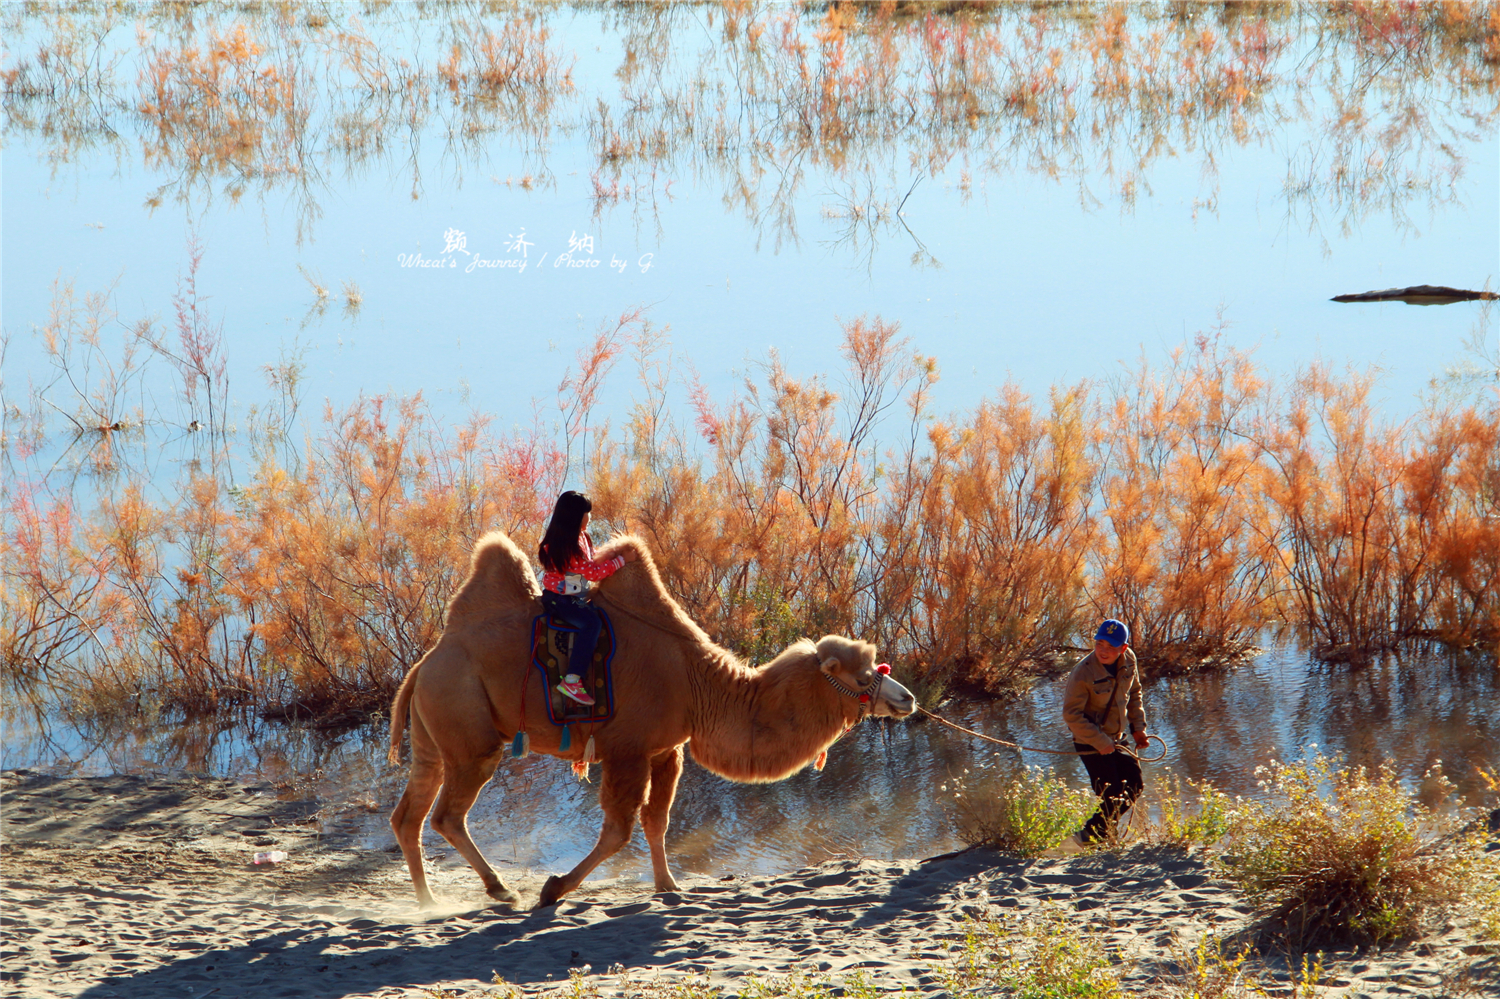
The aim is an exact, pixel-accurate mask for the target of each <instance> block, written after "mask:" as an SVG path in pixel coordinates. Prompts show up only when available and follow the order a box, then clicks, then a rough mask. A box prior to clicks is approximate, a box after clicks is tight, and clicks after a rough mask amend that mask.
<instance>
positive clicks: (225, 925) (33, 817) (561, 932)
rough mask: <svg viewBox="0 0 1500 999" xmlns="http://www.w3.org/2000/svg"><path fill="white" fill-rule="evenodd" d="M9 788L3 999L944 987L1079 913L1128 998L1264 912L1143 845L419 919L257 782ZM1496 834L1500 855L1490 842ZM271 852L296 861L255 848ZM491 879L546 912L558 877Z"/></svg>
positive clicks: (618, 881)
mask: <svg viewBox="0 0 1500 999" xmlns="http://www.w3.org/2000/svg"><path fill="white" fill-rule="evenodd" d="M0 794H3V808H0V875H3V888H0V898H3V901H4V910H5V917H4V934H3V939H4V943H3V955H0V956H3V960H0V973H3V978H4V983H5V990H4V991H5V994H7V995H24V996H37V997H64V996H66V997H89V999H94V997H106V996H109V997H131V999H134V997H142V999H144V997H147V996H153V997H154V996H163V995H174V996H189V997H191V999H205V997H208V996H221V997H227V996H239V995H244V996H285V997H299V999H310V997H316V999H323V997H335V996H382V997H395V996H408V997H417V996H434V995H438V994H441V993H440V992H438V991H436V990H447V991H448V992H449V993H450V994H457V995H484V994H487V993H488V992H489V991H491V990H493V991H494V992H495V994H496V995H503V994H505V992H504V990H503V989H502V988H501V987H499V986H496V985H494V984H493V976H494V975H495V974H498V975H500V976H501V977H503V978H504V980H505V981H506V982H508V983H513V984H514V985H516V986H519V987H520V988H521V989H523V990H524V991H526V992H528V993H532V992H546V991H549V990H555V989H558V988H561V987H563V986H568V987H569V994H572V993H571V988H572V986H571V983H569V981H568V978H569V971H570V969H581V968H585V967H586V968H587V970H586V971H585V972H583V976H584V986H585V987H586V988H588V989H593V990H597V991H598V992H599V993H600V994H604V995H610V994H619V993H624V992H634V993H638V992H639V991H640V989H641V983H649V982H652V981H659V982H663V983H666V982H672V981H681V980H684V979H698V980H699V981H701V980H702V976H708V980H709V983H710V985H712V986H717V987H723V986H731V987H733V983H734V981H735V980H736V979H742V978H744V977H747V976H757V977H759V978H761V979H762V980H764V979H766V978H775V977H781V976H784V975H787V974H789V973H802V974H805V975H807V976H809V980H811V981H817V982H825V981H826V982H829V983H831V984H833V985H835V986H837V985H839V984H841V983H843V982H845V981H846V980H848V979H849V978H850V977H851V976H853V975H855V974H863V975H865V976H867V978H868V980H869V982H870V984H871V987H873V988H874V989H875V990H877V991H892V992H897V991H901V990H903V989H904V990H906V991H910V992H916V993H931V994H937V993H943V992H946V991H947V987H946V985H945V983H944V982H943V980H942V976H941V974H940V973H939V972H938V971H937V970H935V969H938V968H940V967H942V966H943V965H945V964H946V963H947V962H948V961H949V960H950V956H951V954H952V953H953V951H951V950H950V948H953V947H955V946H957V947H961V946H962V943H963V940H964V933H965V929H966V926H967V925H969V921H970V920H974V919H980V920H988V919H996V920H1000V921H1001V922H1002V923H1003V922H1004V921H1005V920H1007V919H1011V918H1015V917H1017V916H1023V917H1024V916H1034V915H1041V914H1044V913H1048V912H1059V913H1062V914H1063V915H1064V916H1065V917H1066V919H1067V920H1068V921H1069V925H1070V926H1077V927H1079V928H1083V927H1085V926H1087V927H1090V928H1091V932H1092V933H1093V934H1095V935H1096V936H1097V939H1099V940H1100V941H1101V942H1102V943H1103V944H1104V945H1105V946H1106V947H1107V948H1109V950H1110V951H1111V953H1115V954H1118V955H1119V956H1120V957H1121V958H1122V960H1123V963H1122V965H1121V966H1120V967H1119V968H1118V971H1119V972H1120V974H1121V978H1122V982H1121V986H1122V992H1123V993H1124V994H1125V995H1135V994H1145V993H1146V992H1147V991H1149V990H1150V987H1151V986H1153V985H1157V986H1160V985H1161V984H1162V983H1163V982H1167V981H1170V979H1171V976H1172V974H1173V972H1174V969H1175V967H1176V965H1175V964H1174V962H1175V961H1176V960H1177V959H1180V958H1181V957H1182V955H1183V954H1184V952H1186V951H1187V950H1189V949H1190V948H1191V947H1192V946H1193V945H1194V944H1195V943H1196V942H1197V941H1198V940H1200V939H1202V938H1203V937H1204V935H1206V934H1210V933H1212V934H1215V935H1217V936H1219V937H1220V938H1221V939H1232V938H1234V936H1235V934H1238V933H1242V932H1243V931H1245V930H1246V928H1247V927H1248V926H1249V925H1250V923H1249V919H1250V909H1249V907H1248V906H1245V905H1244V904H1243V903H1242V902H1241V901H1240V900H1239V899H1238V898H1237V897H1235V896H1234V895H1233V893H1232V892H1231V890H1230V888H1229V886H1228V885H1227V884H1226V883H1224V882H1222V881H1220V880H1218V879H1216V878H1215V876H1214V874H1213V871H1212V868H1211V867H1210V865H1209V863H1208V861H1207V858H1206V857H1204V856H1203V855H1201V854H1198V853H1183V852H1182V851H1179V850H1172V849H1168V848H1150V847H1134V848H1131V849H1128V850H1125V851H1122V852H1119V853H1100V854H1094V855H1089V856H1084V857H1075V858H1069V859H1065V860H1023V859H1018V858H1013V857H1006V856H1002V855H1000V854H997V853H993V852H991V851H988V850H982V849H969V850H962V851H959V852H956V853H951V854H947V855H944V856H939V857H932V858H928V859H926V860H877V859H871V858H860V859H841V860H833V861H828V862H825V863H823V864H821V865H818V866H816V867H809V868H804V869H802V870H799V871H795V872H791V873H788V874H783V875H778V876H774V877H765V878H753V879H751V878H743V877H735V876H730V877H727V878H724V879H715V878H713V877H710V876H704V875H683V876H680V877H679V882H680V884H681V889H680V890H679V891H677V892H669V893H665V894H662V895H654V894H653V893H652V891H651V887H650V885H649V884H648V883H646V882H643V881H640V880H638V879H636V878H635V877H616V878H611V879H605V880H599V881H588V882H585V883H584V885H583V886H581V887H580V888H579V889H578V890H577V891H576V892H574V893H573V894H571V895H569V896H567V897H566V898H565V899H563V900H562V902H561V903H559V904H558V905H557V906H555V907H553V908H551V909H545V910H525V909H522V910H510V909H506V908H499V907H494V906H493V905H492V903H491V901H490V900H489V899H488V898H487V897H486V896H485V895H484V894H483V892H482V891H481V890H480V887H479V880H478V878H477V877H475V875H474V874H473V872H472V871H471V870H470V869H469V867H468V865H467V864H465V863H463V862H462V861H461V860H457V862H456V863H454V862H453V861H454V860H455V859H456V858H453V857H452V856H451V854H449V853H446V852H445V853H442V854H439V855H438V858H437V860H436V862H435V863H430V864H429V877H430V878H431V880H432V883H433V889H434V893H435V894H437V895H438V896H439V898H440V900H442V903H443V907H442V908H439V909H436V910H429V911H426V912H423V911H420V910H418V909H417V908H416V905H415V900H414V898H413V896H412V893H411V885H410V881H409V879H408V876H407V872H406V868H405V865H404V864H403V863H402V861H401V857H400V855H399V853H391V852H387V851H384V850H373V851H372V850H364V849H358V848H357V847H356V846H355V844H354V843H353V841H352V839H350V838H349V837H347V836H341V835H339V834H336V833H335V834H326V833H324V832H322V831H321V830H320V824H319V819H318V812H319V808H320V806H319V803H318V802H315V801H281V800H278V799H277V798H276V797H275V792H274V790H273V789H272V788H270V787H269V786H268V785H249V786H247V785H243V784H239V783H236V782H234V781H231V780H226V779H221V778H193V777H186V778H150V777H121V776H114V777H86V778H79V777H66V778H58V777H51V776H47V775H45V774H40V773H37V772H34V771H8V772H5V773H4V774H0ZM1490 839H1491V846H1490V849H1492V850H1496V849H1500V841H1497V840H1500V832H1495V831H1492V832H1491V834H1490ZM269 849H279V850H284V851H286V852H287V853H288V854H289V855H290V856H289V859H288V860H286V861H285V862H283V863H280V864H276V865H261V866H256V865H254V864H252V863H251V862H250V861H251V858H252V856H253V854H254V853H255V852H256V851H259V850H269ZM501 873H502V876H504V877H505V878H506V880H507V882H508V883H511V884H512V886H513V887H515V888H516V890H517V891H519V892H520V894H521V895H522V897H523V899H525V901H526V904H535V901H536V898H537V896H538V894H539V892H540V889H541V885H542V883H543V882H544V881H545V879H546V877H547V876H548V873H550V872H535V871H521V870H515V869H504V868H502V870H501ZM1228 949H1229V948H1228V947H1226V950H1228ZM1251 965H1253V966H1254V967H1255V969H1256V970H1257V971H1259V972H1260V973H1262V974H1263V976H1264V978H1263V981H1264V985H1265V986H1266V987H1267V988H1268V991H1270V992H1271V994H1273V995H1274V994H1277V993H1278V991H1279V992H1283V993H1285V992H1288V991H1289V983H1290V980H1291V979H1290V973H1289V969H1288V968H1287V967H1286V962H1285V960H1283V959H1280V958H1277V957H1276V956H1274V955H1273V956H1271V957H1269V958H1267V959H1264V960H1261V959H1254V960H1252V962H1251ZM1251 965H1247V967H1248V966H1251ZM1463 973H1467V974H1468V975H1469V976H1470V978H1471V979H1473V980H1476V981H1478V982H1479V983H1483V982H1485V981H1489V982H1494V981H1500V943H1493V944H1488V943H1482V942H1478V941H1476V940H1475V939H1474V938H1473V936H1472V935H1470V934H1469V933H1468V931H1467V929H1466V927H1465V926H1464V925H1463V920H1461V919H1460V920H1450V921H1449V922H1447V923H1446V924H1444V925H1443V926H1441V927H1437V928H1435V930H1434V931H1433V932H1432V933H1431V934H1429V935H1428V936H1426V937H1424V938H1423V939H1421V940H1418V941H1413V942H1412V943H1410V944H1408V945H1405V946H1399V947H1392V948H1390V949H1388V950H1385V951H1381V952H1377V953H1367V954H1359V953H1355V952H1352V951H1350V952H1339V953H1331V954H1328V955H1325V957H1324V980H1325V982H1326V983H1327V984H1326V985H1325V986H1324V988H1323V989H1321V990H1320V991H1319V993H1318V994H1319V995H1322V996H1330V997H1335V996H1350V997H1352V996H1372V997H1381V999H1384V997H1394V996H1427V995H1434V994H1439V993H1440V992H1442V991H1443V990H1444V989H1445V988H1452V983H1453V982H1456V981H1457V980H1458V976H1459V975H1461V974H1463ZM1278 987H1279V988H1278ZM1488 987H1489V986H1486V985H1482V984H1481V986H1480V988H1481V991H1477V992H1474V993H1472V994H1474V995H1483V994H1484V992H1483V991H1482V990H1483V989H1484V988H1488ZM1452 994H1462V993H1460V992H1457V991H1454V992H1453V993H1452Z"/></svg>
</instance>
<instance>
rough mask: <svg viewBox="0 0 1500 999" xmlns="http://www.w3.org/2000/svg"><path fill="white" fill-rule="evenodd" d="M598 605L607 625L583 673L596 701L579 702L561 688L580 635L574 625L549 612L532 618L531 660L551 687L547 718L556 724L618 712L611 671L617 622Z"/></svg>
mask: <svg viewBox="0 0 1500 999" xmlns="http://www.w3.org/2000/svg"><path fill="white" fill-rule="evenodd" d="M594 609H595V610H597V611H598V612H599V617H600V618H601V619H602V620H603V623H604V626H603V627H602V628H600V629H599V641H598V642H596V643H595V644H594V656H593V659H592V660H591V662H590V664H589V671H588V675H587V676H585V677H583V684H584V689H585V690H587V691H588V692H589V693H590V694H591V695H593V698H594V703H593V704H579V703H578V702H577V701H575V700H573V699H572V698H571V697H564V696H563V694H562V692H561V691H560V690H558V689H557V685H558V684H559V683H560V682H561V681H562V678H563V677H564V676H566V675H567V673H568V661H569V657H570V655H571V654H572V651H573V642H574V641H575V640H576V639H577V634H576V633H575V631H574V629H573V628H571V627H569V626H568V625H567V624H565V623H563V621H562V620H561V619H559V618H555V617H553V616H552V615H550V614H547V613H545V612H543V613H541V614H538V615H537V616H536V617H535V618H534V619H532V622H531V664H532V665H533V666H535V667H536V668H537V669H538V670H540V671H541V674H542V683H543V686H544V689H545V690H546V691H547V720H548V721H550V722H551V723H552V724H554V725H571V724H573V723H574V722H604V721H609V720H610V719H611V718H613V717H614V716H615V685H614V678H613V677H612V676H611V674H610V663H611V662H613V661H614V658H615V626H614V624H613V623H612V622H611V621H610V619H609V615H608V614H607V613H605V611H604V608H602V607H598V606H595V608H594Z"/></svg>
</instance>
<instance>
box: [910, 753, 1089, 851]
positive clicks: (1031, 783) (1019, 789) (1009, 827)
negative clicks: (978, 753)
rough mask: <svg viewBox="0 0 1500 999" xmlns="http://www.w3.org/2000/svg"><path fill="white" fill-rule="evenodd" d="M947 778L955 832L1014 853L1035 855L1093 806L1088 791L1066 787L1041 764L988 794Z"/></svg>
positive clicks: (1074, 828)
mask: <svg viewBox="0 0 1500 999" xmlns="http://www.w3.org/2000/svg"><path fill="white" fill-rule="evenodd" d="M967 774H968V771H967V770H965V771H964V774H963V775H960V776H959V777H955V778H950V779H949V780H948V781H947V782H945V783H944V784H943V785H942V786H941V788H940V789H939V790H940V793H943V794H947V795H951V799H952V807H953V815H954V820H955V824H956V826H957V831H958V834H959V836H960V838H962V839H963V841H964V842H966V843H970V844H973V845H977V846H986V847H989V848H990V849H992V850H998V851H1000V852H1001V853H1010V854H1014V855H1016V856H1018V857H1036V856H1040V855H1041V854H1042V853H1043V852H1044V851H1046V850H1050V849H1051V848H1052V847H1054V846H1057V845H1058V844H1059V843H1061V842H1062V841H1063V839H1064V838H1065V837H1066V836H1068V835H1069V834H1070V833H1073V832H1076V831H1077V830H1078V829H1079V827H1081V826H1082V825H1083V823H1084V821H1085V820H1087V819H1088V817H1089V816H1090V815H1092V814H1093V812H1094V809H1095V808H1097V807H1098V804H1099V802H1098V799H1096V798H1095V797H1094V796H1093V794H1092V793H1090V792H1089V791H1087V790H1078V789H1074V788H1070V787H1068V786H1067V785H1066V784H1064V783H1063V782H1062V781H1060V780H1058V779H1057V778H1056V777H1052V776H1049V775H1048V774H1047V773H1045V772H1044V771H1043V770H1042V769H1041V768H1040V767H1026V768H1024V769H1022V770H1020V771H1019V772H1018V773H1017V774H1016V776H1015V778H1014V779H1012V780H1011V781H1009V782H1007V783H1006V784H1005V785H1004V786H1003V787H1002V788H1001V789H1000V790H999V791H998V792H997V793H995V794H993V795H988V794H984V795H978V794H975V793H974V792H973V791H971V790H970V789H969V787H968V783H967V781H966V780H965V779H964V778H965V777H966V776H967Z"/></svg>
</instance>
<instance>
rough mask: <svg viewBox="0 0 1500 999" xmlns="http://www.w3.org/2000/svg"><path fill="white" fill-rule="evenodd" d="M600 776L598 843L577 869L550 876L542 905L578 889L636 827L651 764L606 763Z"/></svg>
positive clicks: (642, 760) (635, 760) (638, 759)
mask: <svg viewBox="0 0 1500 999" xmlns="http://www.w3.org/2000/svg"><path fill="white" fill-rule="evenodd" d="M602 770H603V776H602V777H601V778H600V781H599V806H600V808H602V809H603V811H604V828H602V829H600V830H599V842H597V843H595V844H594V848H593V849H592V850H590V851H589V855H588V856H587V857H584V858H583V859H582V860H580V861H579V862H578V866H577V867H575V868H573V869H572V870H571V871H569V872H568V873H567V874H563V875H561V876H559V875H555V874H554V875H553V876H552V877H550V878H548V879H547V883H546V884H545V885H543V886H542V900H541V902H540V903H539V904H540V905H542V906H547V905H552V904H553V903H555V902H556V901H557V900H558V899H560V898H562V897H563V896H564V895H566V894H567V893H568V892H570V891H572V890H573V889H574V888H577V887H578V886H579V884H581V883H582V882H583V879H584V878H586V877H588V876H589V872H590V871H592V870H593V869H594V868H596V867H598V866H599V865H600V864H602V863H603V862H604V861H606V860H608V859H609V858H610V857H612V856H614V855H615V854H616V853H617V852H619V849H620V847H622V846H624V845H625V844H626V842H627V841H629V839H630V831H631V830H632V829H634V828H635V818H636V816H637V815H638V814H639V813H640V810H641V802H643V801H645V800H646V790H647V788H649V787H650V785H651V764H650V761H648V760H647V759H646V757H644V756H633V757H628V758H626V759H612V760H605V761H604V764H603V767H602Z"/></svg>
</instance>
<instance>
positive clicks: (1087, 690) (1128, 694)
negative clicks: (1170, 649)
mask: <svg viewBox="0 0 1500 999" xmlns="http://www.w3.org/2000/svg"><path fill="white" fill-rule="evenodd" d="M1127 719H1128V720H1129V722H1130V731H1131V734H1133V735H1134V736H1135V744H1136V746H1137V747H1138V748H1145V746H1146V742H1147V735H1146V711H1145V709H1144V708H1143V707H1142V706H1141V675H1140V670H1139V668H1138V667H1137V666H1136V661H1135V652H1134V651H1133V650H1132V649H1131V648H1130V629H1129V628H1128V627H1126V626H1125V624H1124V623H1123V622H1120V621H1116V620H1114V619H1110V620H1108V621H1105V622H1104V623H1103V624H1101V625H1099V630H1098V632H1096V633H1095V635H1094V651H1093V652H1090V653H1089V654H1088V655H1087V656H1084V657H1083V659H1081V660H1079V662H1078V665H1077V666H1074V667H1073V672H1072V674H1071V675H1069V677H1068V687H1067V690H1066V691H1065V692H1064V694H1063V720H1064V721H1066V722H1067V723H1068V728H1069V730H1070V731H1072V733H1073V746H1074V748H1076V749H1077V750H1078V751H1079V752H1080V753H1082V754H1084V755H1083V765H1084V767H1085V769H1087V770H1088V772H1089V782H1090V783H1091V784H1092V785H1093V788H1094V793H1095V794H1096V795H1098V796H1099V799H1100V801H1099V810H1098V811H1096V812H1095V813H1094V814H1093V816H1091V817H1090V818H1089V820H1088V821H1087V822H1085V823H1084V824H1083V828H1082V829H1080V830H1079V831H1078V832H1076V833H1074V834H1073V835H1072V836H1070V837H1068V839H1066V840H1064V841H1063V844H1062V849H1063V852H1065V853H1076V852H1078V851H1079V850H1082V849H1083V848H1084V847H1086V846H1088V845H1089V844H1091V843H1097V842H1099V841H1100V840H1102V839H1105V838H1107V837H1108V836H1109V834H1110V832H1111V831H1112V830H1113V829H1114V824H1115V820H1116V819H1118V818H1119V817H1120V815H1121V814H1123V813H1124V811H1125V810H1126V809H1127V808H1129V807H1130V806H1131V805H1133V804H1135V800H1136V799H1137V798H1138V797H1140V794H1141V790H1142V789H1143V787H1144V782H1143V781H1142V779H1141V764H1140V761H1139V760H1137V759H1136V758H1135V757H1134V756H1133V755H1131V754H1130V753H1124V752H1119V751H1118V749H1117V744H1120V743H1123V741H1124V735H1125V722H1126V720H1127Z"/></svg>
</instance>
